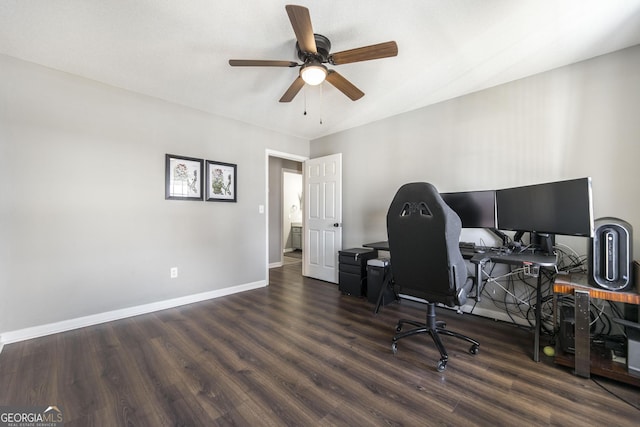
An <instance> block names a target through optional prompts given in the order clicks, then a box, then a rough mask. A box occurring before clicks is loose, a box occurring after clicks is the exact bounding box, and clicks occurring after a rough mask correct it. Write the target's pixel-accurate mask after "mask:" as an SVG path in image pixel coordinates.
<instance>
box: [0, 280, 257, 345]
mask: <svg viewBox="0 0 640 427" xmlns="http://www.w3.org/2000/svg"><path fill="white" fill-rule="evenodd" d="M267 284H268V283H267V281H266V280H260V281H257V282H253V283H246V284H244V285H238V286H232V287H229V288H224V289H217V290H215V291H209V292H203V293H200V294H194V295H187V296H184V297H179V298H173V299H170V300H165V301H158V302H153V303H150V304H144V305H139V306H136V307H128V308H123V309H120V310H113V311H108V312H105V313H98V314H93V315H90V316H84V317H78V318H75V319H69V320H63V321H60V322H55V323H49V324H46V325H39V326H33V327H30V328H24V329H19V330H16V331H9V332H3V333H1V334H0V352H2V348H3V347H4V345H5V344H11V343H15V342H19V341H25V340H29V339H33V338H39V337H43V336H46V335H51V334H57V333H60V332H66V331H70V330H73V329H78V328H84V327H87V326H93V325H97V324H99V323H106V322H111V321H114V320H120V319H124V318H127V317H133V316H139V315H141V314H147V313H152V312H154V311H160V310H166V309H168V308H174V307H179V306H181V305H186V304H193V303H196V302H200V301H206V300H209V299H214V298H220V297H223V296H226V295H231V294H236V293H239V292H244V291H250V290H252V289H258V288H263V287H265V286H267Z"/></svg>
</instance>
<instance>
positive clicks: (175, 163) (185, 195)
mask: <svg viewBox="0 0 640 427" xmlns="http://www.w3.org/2000/svg"><path fill="white" fill-rule="evenodd" d="M165 158H166V160H165V193H164V198H165V199H167V200H202V182H203V176H202V170H203V162H204V161H203V160H202V159H194V158H193V157H183V156H175V155H173V154H167V155H166V157H165Z"/></svg>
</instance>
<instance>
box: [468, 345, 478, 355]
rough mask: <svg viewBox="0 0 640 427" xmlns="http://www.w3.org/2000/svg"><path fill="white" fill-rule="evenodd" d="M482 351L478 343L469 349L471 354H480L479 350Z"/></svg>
mask: <svg viewBox="0 0 640 427" xmlns="http://www.w3.org/2000/svg"><path fill="white" fill-rule="evenodd" d="M479 351H480V348H479V347H478V346H477V345H475V344H474V345H472V346H471V348H470V349H469V353H471V354H478V352H479Z"/></svg>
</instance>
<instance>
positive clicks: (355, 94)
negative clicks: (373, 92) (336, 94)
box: [327, 70, 364, 101]
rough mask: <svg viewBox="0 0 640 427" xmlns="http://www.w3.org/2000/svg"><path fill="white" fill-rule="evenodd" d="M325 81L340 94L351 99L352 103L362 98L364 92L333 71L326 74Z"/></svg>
mask: <svg viewBox="0 0 640 427" xmlns="http://www.w3.org/2000/svg"><path fill="white" fill-rule="evenodd" d="M327 81H328V82H329V83H331V84H332V85H333V86H335V88H336V89H338V90H339V91H340V92H342V93H344V94H345V95H347V96H348V97H349V98H351V100H352V101H357V100H358V99H360V98H362V97H363V96H364V92H362V91H361V90H360V89H358V88H357V87H355V86H354V85H353V84H352V83H351V82H350V81H349V80H347V79H345V78H344V77H342V76H341V75H340V74H338V73H337V72H335V71H333V70H329V72H328V73H327Z"/></svg>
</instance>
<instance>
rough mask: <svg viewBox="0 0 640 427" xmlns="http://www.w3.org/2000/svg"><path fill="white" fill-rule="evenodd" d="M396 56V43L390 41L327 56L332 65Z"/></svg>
mask: <svg viewBox="0 0 640 427" xmlns="http://www.w3.org/2000/svg"><path fill="white" fill-rule="evenodd" d="M396 55H398V45H397V44H396V42H394V41H391V42H386V43H378V44H373V45H371V46H364V47H358V48H356V49H350V50H343V51H342V52H336V53H334V54H332V55H330V56H329V62H330V63H332V64H333V65H340V64H349V63H351V62H360V61H369V60H371V59H380V58H389V57H390V56H396Z"/></svg>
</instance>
